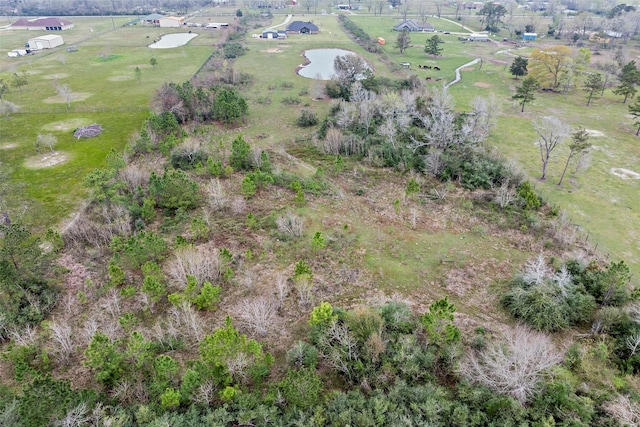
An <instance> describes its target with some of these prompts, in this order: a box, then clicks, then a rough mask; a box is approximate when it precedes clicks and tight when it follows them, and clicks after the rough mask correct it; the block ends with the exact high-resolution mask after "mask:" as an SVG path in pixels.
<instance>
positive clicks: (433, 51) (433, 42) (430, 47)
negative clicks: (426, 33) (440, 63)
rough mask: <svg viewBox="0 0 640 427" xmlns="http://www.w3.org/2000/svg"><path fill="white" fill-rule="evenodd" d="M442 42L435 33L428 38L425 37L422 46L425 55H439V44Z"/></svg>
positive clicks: (440, 50) (440, 51) (440, 49)
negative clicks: (425, 40)
mask: <svg viewBox="0 0 640 427" xmlns="http://www.w3.org/2000/svg"><path fill="white" fill-rule="evenodd" d="M441 43H444V40H442V39H441V38H440V37H438V36H437V35H434V36H432V37H431V38H430V39H427V44H426V46H425V47H424V51H425V53H426V54H427V55H433V56H440V54H441V53H442V48H441V47H440V44H441Z"/></svg>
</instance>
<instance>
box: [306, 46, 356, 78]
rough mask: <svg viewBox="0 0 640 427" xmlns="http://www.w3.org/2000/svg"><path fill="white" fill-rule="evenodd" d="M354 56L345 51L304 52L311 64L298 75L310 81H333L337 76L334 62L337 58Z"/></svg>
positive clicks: (316, 50)
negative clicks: (335, 75) (332, 78)
mask: <svg viewBox="0 0 640 427" xmlns="http://www.w3.org/2000/svg"><path fill="white" fill-rule="evenodd" d="M349 54H353V52H351V51H349V50H345V49H310V50H307V51H305V52H304V56H305V57H306V58H307V60H308V61H309V63H308V64H307V65H305V66H303V67H302V68H300V69H299V70H298V74H299V75H301V76H302V77H306V78H308V79H318V80H331V77H333V75H334V74H335V70H334V69H333V61H334V60H335V59H336V57H337V56H344V55H349Z"/></svg>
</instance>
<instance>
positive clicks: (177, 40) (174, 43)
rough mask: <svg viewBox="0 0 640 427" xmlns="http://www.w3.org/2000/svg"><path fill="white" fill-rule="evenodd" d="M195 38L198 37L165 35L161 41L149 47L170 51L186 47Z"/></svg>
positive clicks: (195, 35)
mask: <svg viewBox="0 0 640 427" xmlns="http://www.w3.org/2000/svg"><path fill="white" fill-rule="evenodd" d="M194 37H198V35H197V34H195V33H175V34H165V35H164V36H162V37H161V38H160V40H158V41H156V42H155V43H153V44H150V45H149V47H150V48H151V49H169V48H172V47H178V46H184V45H185V44H187V43H189V41H190V40H191V39H192V38H194Z"/></svg>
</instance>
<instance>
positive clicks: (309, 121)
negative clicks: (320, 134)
mask: <svg viewBox="0 0 640 427" xmlns="http://www.w3.org/2000/svg"><path fill="white" fill-rule="evenodd" d="M318 123H319V120H318V116H317V115H316V113H315V112H313V111H311V110H302V111H301V112H300V116H299V117H298V120H297V121H296V124H297V125H298V126H300V127H303V128H305V127H311V126H315V125H317V124H318Z"/></svg>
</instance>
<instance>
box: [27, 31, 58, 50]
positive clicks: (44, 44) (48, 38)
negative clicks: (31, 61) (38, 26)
mask: <svg viewBox="0 0 640 427" xmlns="http://www.w3.org/2000/svg"><path fill="white" fill-rule="evenodd" d="M27 44H28V45H29V49H32V50H40V49H53V48H54V47H56V46H60V45H62V44H64V40H62V36H59V35H57V34H46V35H44V36H40V37H34V38H32V39H29V40H28V41H27Z"/></svg>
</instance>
